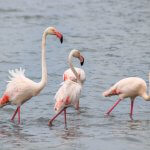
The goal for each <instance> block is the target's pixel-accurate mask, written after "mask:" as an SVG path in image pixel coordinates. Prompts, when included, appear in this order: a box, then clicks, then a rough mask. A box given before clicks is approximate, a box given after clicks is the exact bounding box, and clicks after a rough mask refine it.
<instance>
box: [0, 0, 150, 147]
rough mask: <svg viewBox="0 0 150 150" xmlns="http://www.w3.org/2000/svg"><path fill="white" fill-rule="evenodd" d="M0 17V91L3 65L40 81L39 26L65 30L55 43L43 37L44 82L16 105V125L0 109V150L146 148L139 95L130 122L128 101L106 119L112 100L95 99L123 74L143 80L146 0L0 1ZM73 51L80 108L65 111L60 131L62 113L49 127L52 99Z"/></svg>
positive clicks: (149, 31) (146, 122) (149, 28)
mask: <svg viewBox="0 0 150 150" xmlns="http://www.w3.org/2000/svg"><path fill="white" fill-rule="evenodd" d="M0 22H1V23H0V51H1V54H0V78H1V81H0V85H1V87H0V88H1V92H0V93H1V94H2V93H3V91H4V90H5V87H6V82H5V81H7V80H8V78H7V76H8V72H7V71H8V70H9V69H15V68H19V67H22V68H25V69H26V72H25V74H26V76H27V77H29V78H31V79H33V80H34V81H37V82H38V81H39V80H40V77H41V59H40V58H41V35H42V32H43V30H44V29H45V28H46V27H48V26H55V27H56V28H57V29H59V30H60V31H61V32H62V33H63V35H64V43H63V44H62V45H61V44H60V43H59V41H58V40H57V39H56V38H55V37H48V39H47V52H46V54H47V67H48V84H47V86H46V87H45V88H44V90H43V91H42V92H41V94H40V95H39V96H37V97H34V98H32V99H31V100H30V101H28V102H27V103H25V104H24V105H23V106H22V108H21V125H17V122H15V123H12V122H10V118H11V115H12V113H13V112H14V110H15V108H16V107H15V106H6V107H4V108H2V109H0V145H1V148H0V149H1V150H20V149H22V150H41V149H48V148H49V149H56V150H64V149H65V150H70V149H73V150H76V149H87V150H91V149H93V148H94V149H95V150H104V149H105V150H110V149H111V150H126V149H134V150H141V149H144V150H149V149H150V143H149V141H150V110H149V108H150V103H149V102H145V101H143V100H142V99H141V98H140V97H138V98H137V100H136V101H135V107H134V116H133V117H134V121H131V120H130V118H129V108H130V101H129V100H125V101H123V102H121V103H120V105H119V106H118V107H117V108H116V109H115V110H114V111H113V112H112V115H111V116H109V117H108V116H105V115H104V114H105V112H106V111H107V109H108V108H109V107H110V106H111V105H112V104H113V103H114V102H115V100H116V99H117V97H111V98H104V97H102V92H103V91H104V90H105V89H107V88H108V87H109V86H111V85H112V84H113V83H115V82H116V81H118V80H120V79H122V78H125V77H128V76H139V77H141V78H143V79H144V80H145V81H146V82H147V83H148V72H149V69H150V65H149V64H150V59H149V57H150V1H149V0H142V1H141V0H132V1H130V0H126V1H123V0H107V1H106V0H92V1H91V0H82V1H81V0H76V1H74V2H73V1H70V0H63V1H62V0H58V1H52V0H51V1H50V0H45V1H42V0H30V1H26V0H22V1H20V0H13V1H11V0H1V1H0ZM73 48H76V49H79V50H81V52H82V54H83V55H84V56H85V65H84V66H83V69H84V70H85V72H86V77H87V80H86V82H85V85H84V88H83V91H82V96H81V99H80V106H81V108H80V113H77V112H76V111H75V110H74V109H72V108H69V109H68V111H67V112H68V115H67V119H68V128H67V129H64V121H63V116H60V117H59V118H57V120H56V121H55V122H54V126H52V127H48V126H47V124H48V120H49V118H51V117H52V116H53V115H54V110H53V106H54V103H55V101H54V100H53V97H54V95H55V93H56V91H57V89H58V88H59V84H60V83H61V82H62V74H63V72H64V70H65V69H67V68H68V64H67V56H68V54H69V52H70V50H71V49H73ZM74 63H75V65H76V66H79V63H78V62H77V61H74Z"/></svg>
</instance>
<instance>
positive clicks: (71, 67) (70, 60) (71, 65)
mask: <svg viewBox="0 0 150 150" xmlns="http://www.w3.org/2000/svg"><path fill="white" fill-rule="evenodd" d="M72 59H73V52H71V53H70V54H69V58H68V61H69V66H70V69H71V70H72V72H73V73H74V75H75V76H76V78H77V81H79V82H81V81H80V78H79V76H78V73H77V71H76V70H75V68H74V66H73V64H72Z"/></svg>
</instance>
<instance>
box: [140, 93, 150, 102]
mask: <svg viewBox="0 0 150 150" xmlns="http://www.w3.org/2000/svg"><path fill="white" fill-rule="evenodd" d="M142 97H143V98H144V99H145V100H146V101H150V95H148V94H147V93H146V92H145V93H144V94H143V95H142Z"/></svg>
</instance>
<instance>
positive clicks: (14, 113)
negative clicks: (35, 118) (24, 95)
mask: <svg viewBox="0 0 150 150" xmlns="http://www.w3.org/2000/svg"><path fill="white" fill-rule="evenodd" d="M19 107H20V106H18V107H17V109H16V110H15V112H14V114H13V116H12V118H11V121H13V120H14V118H15V116H16V114H17V112H18V109H19Z"/></svg>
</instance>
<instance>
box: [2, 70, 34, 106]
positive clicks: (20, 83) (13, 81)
mask: <svg viewBox="0 0 150 150" xmlns="http://www.w3.org/2000/svg"><path fill="white" fill-rule="evenodd" d="M24 72H25V70H23V69H21V68H20V70H18V69H15V71H14V70H11V71H9V74H10V77H9V78H10V81H8V84H7V88H6V91H5V93H4V95H8V96H9V101H10V102H11V103H12V104H16V105H21V104H23V103H24V102H25V101H27V100H28V99H30V98H31V97H32V96H33V90H32V89H34V88H33V87H34V86H35V83H34V82H33V81H32V80H30V79H28V78H26V77H25V75H24Z"/></svg>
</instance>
